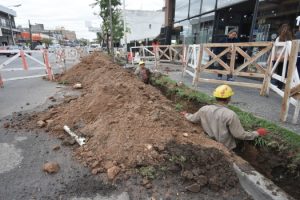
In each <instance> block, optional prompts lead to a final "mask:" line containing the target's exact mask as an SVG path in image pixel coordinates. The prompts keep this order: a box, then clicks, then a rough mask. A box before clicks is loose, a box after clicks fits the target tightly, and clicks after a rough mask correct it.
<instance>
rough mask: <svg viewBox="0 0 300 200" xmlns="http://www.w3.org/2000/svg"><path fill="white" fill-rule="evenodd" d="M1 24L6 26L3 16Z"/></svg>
mask: <svg viewBox="0 0 300 200" xmlns="http://www.w3.org/2000/svg"><path fill="white" fill-rule="evenodd" d="M1 25H2V26H6V20H5V19H3V18H1Z"/></svg>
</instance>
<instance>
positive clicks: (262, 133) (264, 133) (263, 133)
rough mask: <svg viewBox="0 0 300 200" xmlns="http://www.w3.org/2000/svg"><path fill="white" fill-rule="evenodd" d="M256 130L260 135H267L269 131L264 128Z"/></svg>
mask: <svg viewBox="0 0 300 200" xmlns="http://www.w3.org/2000/svg"><path fill="white" fill-rule="evenodd" d="M256 132H257V133H258V135H259V136H265V135H267V134H268V131H267V130H266V129H264V128H259V129H257V131H256Z"/></svg>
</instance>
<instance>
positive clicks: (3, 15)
mask: <svg viewBox="0 0 300 200" xmlns="http://www.w3.org/2000/svg"><path fill="white" fill-rule="evenodd" d="M15 17H16V12H15V11H14V10H12V9H9V8H7V7H4V6H1V5H0V45H2V46H3V45H5V46H6V45H12V44H14V43H15V42H14V40H15V37H16V35H17V34H19V33H20V31H19V30H18V29H16V24H15V19H14V18H15Z"/></svg>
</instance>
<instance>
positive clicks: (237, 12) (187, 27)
mask: <svg viewBox="0 0 300 200" xmlns="http://www.w3.org/2000/svg"><path fill="white" fill-rule="evenodd" d="M166 10H167V13H169V14H168V16H166V17H168V18H166V22H165V24H166V25H167V24H169V26H170V24H172V27H171V29H172V30H171V32H172V34H171V35H170V40H171V41H176V43H186V44H195V43H196V44H197V43H209V42H218V41H219V40H220V39H221V38H223V37H225V35H226V34H227V33H228V32H229V31H230V30H231V29H237V30H238V32H239V37H240V40H241V41H243V42H246V41H270V40H274V39H276V37H277V35H278V29H279V27H280V26H281V25H282V24H284V23H287V24H289V25H290V26H291V27H292V29H293V31H294V32H296V31H297V30H298V26H299V24H298V25H297V20H296V19H297V17H298V16H300V1H299V0H189V1H187V0H166ZM298 20H299V23H300V17H299V18H298ZM176 29H177V30H180V32H175V31H174V30H176Z"/></svg>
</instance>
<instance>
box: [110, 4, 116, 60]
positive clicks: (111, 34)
mask: <svg viewBox="0 0 300 200" xmlns="http://www.w3.org/2000/svg"><path fill="white" fill-rule="evenodd" d="M109 16H110V49H111V54H112V56H113V60H114V61H115V56H114V39H113V38H114V33H113V22H112V20H113V18H112V10H111V0H109Z"/></svg>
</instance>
